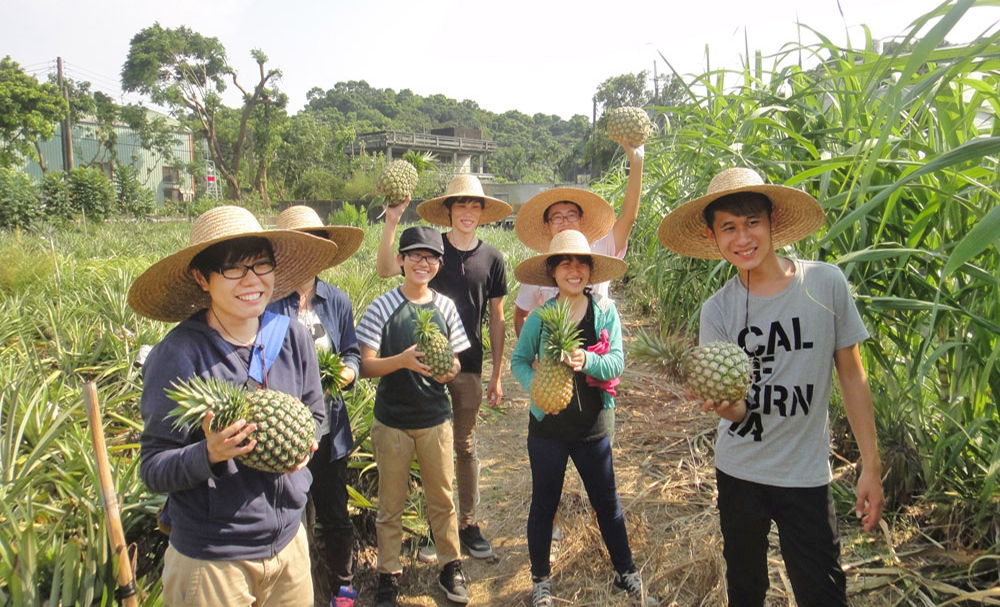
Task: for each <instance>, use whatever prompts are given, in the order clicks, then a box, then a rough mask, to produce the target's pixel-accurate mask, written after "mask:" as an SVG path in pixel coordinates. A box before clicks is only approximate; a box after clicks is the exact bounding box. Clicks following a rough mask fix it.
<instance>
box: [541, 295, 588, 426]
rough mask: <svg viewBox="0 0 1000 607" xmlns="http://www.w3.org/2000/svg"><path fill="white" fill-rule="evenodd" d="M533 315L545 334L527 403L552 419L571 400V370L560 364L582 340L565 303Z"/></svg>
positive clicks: (545, 308)
mask: <svg viewBox="0 0 1000 607" xmlns="http://www.w3.org/2000/svg"><path fill="white" fill-rule="evenodd" d="M537 314H538V318H539V320H541V321H542V327H543V328H544V329H545V334H544V336H543V338H542V339H543V343H542V352H541V356H539V361H538V368H537V369H535V376H534V378H533V379H532V380H531V400H533V401H534V403H535V406H536V407H538V408H539V409H541V410H542V411H543V412H545V414H547V415H555V414H556V413H559V412H560V411H562V410H563V409H565V408H566V407H567V406H568V405H569V401H570V399H572V398H573V370H572V369H570V368H569V367H568V366H567V365H566V364H564V361H566V360H567V359H568V358H569V355H570V352H572V351H573V350H575V349H577V348H579V347H580V344H581V343H582V340H581V339H580V330H579V329H577V328H576V324H575V323H574V322H573V320H572V319H571V318H570V309H569V303H567V302H566V301H565V300H560V301H557V302H556V303H555V304H554V305H547V306H542V307H540V308H538V309H537Z"/></svg>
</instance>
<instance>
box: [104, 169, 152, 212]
mask: <svg viewBox="0 0 1000 607" xmlns="http://www.w3.org/2000/svg"><path fill="white" fill-rule="evenodd" d="M114 180H115V193H116V194H117V199H118V212H119V213H121V214H122V215H127V216H130V217H145V216H146V215H149V214H150V213H152V212H153V209H154V207H155V202H154V200H153V192H152V191H151V190H149V189H148V188H145V187H143V186H142V183H141V182H140V181H139V177H138V175H137V174H136V170H135V167H130V166H127V165H121V164H120V165H118V166H117V167H116V168H115V179H114Z"/></svg>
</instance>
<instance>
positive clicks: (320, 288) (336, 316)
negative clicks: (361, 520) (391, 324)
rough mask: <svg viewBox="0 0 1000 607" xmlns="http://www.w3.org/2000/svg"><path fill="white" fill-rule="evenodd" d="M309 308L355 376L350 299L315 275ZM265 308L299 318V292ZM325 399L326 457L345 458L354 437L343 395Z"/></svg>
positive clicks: (358, 360) (357, 366)
mask: <svg viewBox="0 0 1000 607" xmlns="http://www.w3.org/2000/svg"><path fill="white" fill-rule="evenodd" d="M312 307H313V311H314V312H316V315H317V316H319V320H320V322H321V323H323V329H324V330H326V333H327V335H329V336H330V344H331V345H332V346H333V351H334V352H337V353H339V354H340V356H341V359H342V360H343V362H344V364H345V365H347V366H348V367H350V368H352V369H354V376H355V377H357V376H358V374H359V372H360V367H361V348H360V347H358V337H357V335H356V334H355V333H354V312H353V311H352V310H351V300H350V299H348V297H347V294H346V293H344V292H343V291H341V290H340V289H338V288H337V287H335V286H333V285H331V284H329V283H326V282H323V281H322V280H320V279H318V278H317V279H316V295H315V296H314V297H313V300H312ZM267 309H268V310H270V311H271V312H274V313H276V314H284V315H285V316H289V317H291V318H292V320H294V319H296V318H298V317H299V294H298V293H294V292H293V293H292V294H291V295H289V296H287V297H285V298H284V299H281V300H279V301H273V302H271V304H270V305H268V306H267ZM326 401H327V419H329V420H330V460H331V461H333V460H337V459H340V458H342V457H347V456H348V455H349V454H350V453H351V449H353V448H354V439H353V437H352V436H351V420H350V418H349V417H348V414H347V408H346V407H344V398H343V396H341V394H340V392H338V393H337V394H335V395H332V396H331V395H327V397H326ZM324 440H325V438H324Z"/></svg>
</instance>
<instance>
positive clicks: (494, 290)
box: [430, 234, 507, 373]
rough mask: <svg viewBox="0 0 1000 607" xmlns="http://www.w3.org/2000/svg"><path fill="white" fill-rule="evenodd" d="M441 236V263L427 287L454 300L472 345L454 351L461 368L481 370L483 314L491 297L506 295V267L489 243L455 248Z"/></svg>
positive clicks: (468, 370) (467, 370) (497, 252)
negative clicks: (442, 246) (457, 352)
mask: <svg viewBox="0 0 1000 607" xmlns="http://www.w3.org/2000/svg"><path fill="white" fill-rule="evenodd" d="M441 238H442V240H444V265H443V266H442V267H441V271H440V272H438V273H437V276H435V277H434V279H433V280H432V281H431V285H430V286H431V288H432V289H434V290H435V291H438V292H439V293H441V294H443V295H447V296H448V297H449V298H451V300H452V301H454V302H455V307H456V308H458V315H459V317H461V319H462V324H463V325H464V326H465V334H466V335H467V336H468V337H469V343H470V344H472V347H471V348H469V349H468V350H466V351H464V352H460V353H459V354H458V362H459V363H461V365H462V371H463V372H468V373H480V372H482V370H483V318H484V317H485V316H486V309H487V304H488V303H489V301H490V300H491V299H493V298H494V297H503V296H505V295H507V271H506V269H505V268H504V265H503V255H501V254H500V251H498V250H496V248H494V247H493V246H492V245H490V244H487V243H485V242H483V241H482V240H480V241H479V243H478V244H476V246H475V247H474V248H473V249H472V250H471V251H459V250H458V249H456V248H455V247H454V245H452V244H451V241H450V240H448V237H447V236H446V235H444V234H442V236H441Z"/></svg>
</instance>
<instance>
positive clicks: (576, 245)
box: [514, 230, 628, 287]
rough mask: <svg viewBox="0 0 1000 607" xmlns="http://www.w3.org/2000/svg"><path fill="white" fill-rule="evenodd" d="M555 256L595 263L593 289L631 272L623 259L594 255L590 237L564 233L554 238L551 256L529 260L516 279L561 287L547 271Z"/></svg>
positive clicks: (574, 232)
mask: <svg viewBox="0 0 1000 607" xmlns="http://www.w3.org/2000/svg"><path fill="white" fill-rule="evenodd" d="M553 255H586V256H588V257H590V258H591V259H593V260H594V269H593V270H591V271H590V279H589V280H588V282H587V284H590V285H594V284H597V283H601V282H607V281H609V280H614V279H615V278H618V277H619V276H622V275H624V274H625V271H626V270H628V264H627V263H625V262H624V261H622V260H621V259H618V258H617V257H611V256H609V255H601V254H600V253H594V252H593V251H591V250H590V243H589V242H587V237H586V236H584V235H583V234H582V233H581V232H577V231H576V230H563V231H562V232H559V233H558V234H556V235H555V236H553V237H552V242H551V244H550V246H549V252H548V253H544V254H542V255H535V256H534V257H529V258H528V259H525V260H524V261H522V262H521V263H520V264H518V266H517V267H516V268H514V277H515V278H517V280H518V281H520V282H522V283H524V284H529V285H539V286H543V287H555V286H558V285H556V281H555V279H554V278H552V277H551V276H550V275H549V273H548V272H547V271H546V269H545V262H546V261H547V260H548V259H549V257H552V256H553Z"/></svg>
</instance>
